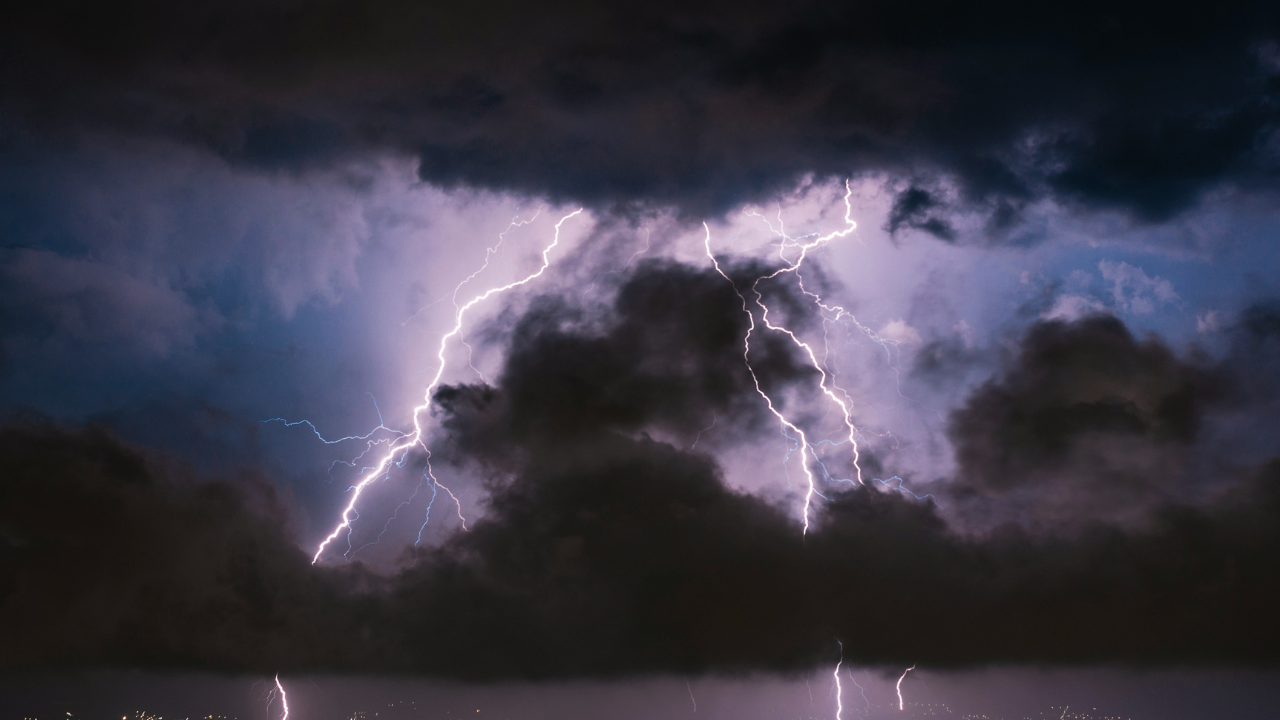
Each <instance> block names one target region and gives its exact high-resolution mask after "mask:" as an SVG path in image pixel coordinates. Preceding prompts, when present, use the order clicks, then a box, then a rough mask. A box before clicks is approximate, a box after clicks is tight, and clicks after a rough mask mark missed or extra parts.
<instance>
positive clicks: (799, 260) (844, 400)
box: [702, 180, 865, 535]
mask: <svg viewBox="0 0 1280 720" xmlns="http://www.w3.org/2000/svg"><path fill="white" fill-rule="evenodd" d="M844 187H845V195H844V206H845V213H844V221H845V227H844V228H843V229H840V230H835V231H832V232H830V233H827V234H826V235H821V236H816V237H814V236H806V237H812V238H813V239H812V240H810V241H808V242H799V241H793V240H791V239H789V238H787V237H786V235H785V234H783V242H782V247H781V248H780V249H779V250H778V256H779V257H780V258H781V259H782V261H783V262H784V263H786V264H785V265H784V266H783V267H781V268H779V269H778V270H775V271H774V272H772V273H769V274H767V275H762V276H760V277H757V278H756V279H755V280H754V281H753V282H752V284H751V293H752V295H754V297H755V301H754V304H755V306H756V307H758V308H760V319H761V323H762V324H763V325H764V327H765V328H766V329H767V330H770V331H772V332H777V333H781V334H783V335H786V336H787V337H788V338H789V339H790V340H791V343H792V344H793V345H794V346H796V347H797V348H799V349H800V350H801V351H802V352H803V353H804V355H805V357H807V358H808V359H809V364H810V365H811V366H812V367H813V368H814V369H815V370H817V371H818V375H819V380H818V387H819V389H820V390H821V391H822V393H823V394H824V395H826V397H827V398H828V399H829V400H830V401H831V402H833V403H835V405H836V406H837V407H839V408H840V412H841V415H842V416H843V418H844V424H845V428H846V430H847V431H848V432H847V438H846V440H845V441H842V442H841V444H843V443H844V442H848V443H849V447H850V449H851V453H852V459H853V466H854V468H855V470H856V471H857V475H856V477H857V481H858V483H859V484H865V483H864V482H863V480H862V466H861V465H860V464H859V459H860V457H859V453H858V441H857V435H858V429H857V427H856V426H855V425H854V423H853V409H852V402H851V401H850V400H849V397H848V394H847V393H846V392H844V391H843V390H841V389H840V388H839V387H837V386H836V385H835V382H834V381H833V380H832V379H831V377H830V376H829V375H828V374H827V371H826V369H824V368H823V363H821V362H819V361H818V356H817V354H816V353H815V352H814V350H813V347H812V346H810V345H809V344H808V343H807V342H805V341H803V340H801V339H800V338H799V336H797V335H796V334H795V333H794V332H793V331H791V330H789V329H788V328H786V327H785V326H783V325H775V324H774V323H773V321H771V320H770V319H769V306H768V305H766V304H765V302H764V295H763V294H762V293H761V292H760V283H762V282H764V281H766V280H773V279H776V278H778V277H781V276H782V275H785V274H795V275H796V276H797V278H798V277H799V272H800V268H801V266H802V265H803V264H804V261H805V259H806V258H807V257H808V255H809V251H811V250H814V249H816V248H819V247H821V246H823V245H825V244H827V243H828V242H830V241H832V240H834V239H836V238H841V237H845V236H846V235H848V234H850V233H852V232H853V231H854V230H855V229H857V227H858V224H857V223H856V222H854V221H853V218H852V217H851V215H852V214H853V206H852V204H851V203H850V200H849V198H850V197H851V196H852V195H853V189H852V188H851V187H850V185H849V182H848V181H847V180H846V181H845V184H844ZM779 218H781V215H779ZM702 227H703V229H705V230H706V239H705V240H704V243H703V245H704V248H705V249H706V254H707V258H709V259H710V260H711V263H712V265H713V266H714V267H715V269H716V272H718V273H720V276H721V277H723V278H724V279H725V280H728V281H729V284H730V285H732V286H733V292H734V293H735V294H736V295H737V296H738V299H739V300H741V301H742V311H743V312H744V313H746V315H747V318H748V321H749V324H748V327H747V334H746V337H745V338H744V339H743V353H742V357H743V360H744V362H746V365H747V370H748V371H749V372H750V373H751V380H752V382H753V383H754V384H755V388H756V392H757V393H758V394H759V395H760V397H762V398H764V401H765V405H766V406H767V407H768V408H769V412H770V413H772V414H773V416H774V417H776V418H777V419H778V422H779V423H780V424H781V425H782V431H783V434H784V435H785V434H787V433H788V431H789V432H791V433H794V434H795V435H796V436H797V437H798V438H799V449H800V461H801V466H802V467H803V469H804V474H805V480H806V482H807V485H808V488H807V490H806V492H805V496H804V512H803V520H804V530H803V534H805V535H807V534H808V533H809V509H810V507H812V505H813V496H814V495H815V494H817V484H816V481H815V478H814V474H813V469H812V468H811V467H810V464H811V463H810V456H811V454H812V453H811V450H812V447H813V446H812V445H810V443H809V439H808V437H807V436H806V435H805V433H804V431H803V430H801V429H800V428H799V426H797V425H796V424H795V423H794V422H792V421H791V420H790V419H789V418H787V416H786V415H784V414H783V413H782V411H781V410H779V409H778V408H777V406H776V405H775V404H774V401H773V398H771V397H770V396H769V394H768V393H766V392H765V391H764V389H763V388H762V387H761V386H760V378H759V377H758V376H757V375H756V371H755V368H754V367H753V366H752V365H751V335H752V334H753V333H754V332H755V330H756V319H755V313H754V312H753V311H752V310H751V308H750V307H749V306H748V302H747V298H746V296H745V295H743V294H742V291H740V290H739V289H738V286H737V284H736V283H734V282H733V279H732V278H730V277H729V276H728V274H726V273H725V271H724V270H723V269H722V268H721V267H720V262H719V261H718V260H717V259H716V257H715V255H714V254H713V253H712V252H711V228H710V226H708V225H707V224H706V223H703V224H702ZM771 227H772V226H771ZM779 232H780V231H779ZM788 248H798V249H799V251H800V254H799V256H798V257H796V258H795V260H788V259H787V257H786V254H785V253H786V250H787V249H788ZM801 289H802V291H803V292H804V294H805V295H806V296H807V297H811V298H813V299H814V301H815V302H816V303H817V304H818V306H819V307H821V308H823V309H824V310H826V309H830V310H832V311H840V312H843V308H839V307H838V306H827V305H825V304H823V303H822V299H821V298H820V297H819V296H818V295H817V294H816V293H812V292H809V291H808V290H804V289H803V286H802V287H801ZM837 391H839V393H838V394H837ZM841 396H843V397H841ZM789 454H790V453H788V455H789ZM813 460H815V461H816V460H817V457H816V455H813ZM784 463H785V460H784Z"/></svg>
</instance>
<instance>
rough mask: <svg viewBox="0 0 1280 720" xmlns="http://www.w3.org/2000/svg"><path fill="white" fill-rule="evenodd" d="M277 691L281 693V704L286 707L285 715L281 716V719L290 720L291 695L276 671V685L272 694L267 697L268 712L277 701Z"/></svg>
mask: <svg viewBox="0 0 1280 720" xmlns="http://www.w3.org/2000/svg"><path fill="white" fill-rule="evenodd" d="M276 693H280V705H281V706H282V707H283V708H284V715H281V716H280V720H289V695H288V693H286V692H285V691H284V686H283V685H281V684H280V674H279V673H276V687H275V689H274V690H272V691H271V695H269V696H268V697H267V711H268V712H270V710H271V704H272V703H273V702H275V699H276V698H275V695H276Z"/></svg>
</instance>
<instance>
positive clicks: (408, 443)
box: [311, 208, 583, 565]
mask: <svg viewBox="0 0 1280 720" xmlns="http://www.w3.org/2000/svg"><path fill="white" fill-rule="evenodd" d="M582 211H583V210H582V208H578V209H577V210H575V211H573V212H571V213H569V214H568V215H565V216H564V217H562V218H560V220H559V222H557V223H556V226H555V235H554V237H553V238H552V241H551V244H549V245H547V246H546V247H545V248H543V250H542V264H541V265H540V266H539V267H538V269H537V270H536V271H534V272H533V273H531V274H529V275H527V276H525V277H524V278H522V279H520V280H516V281H514V282H510V283H507V284H506V285H502V286H500V287H495V288H490V289H488V290H486V291H485V292H483V293H481V294H479V295H477V296H475V297H473V298H472V299H471V300H469V301H467V302H466V303H465V304H463V305H458V302H457V298H458V293H459V292H460V291H461V290H462V288H463V287H464V286H465V285H467V283H469V282H471V280H472V279H474V278H475V277H476V275H478V274H479V273H480V271H481V270H483V269H484V268H485V267H488V264H489V260H490V258H491V257H492V255H493V253H494V252H496V249H494V248H497V247H498V246H497V245H495V246H494V248H490V249H489V250H488V251H486V253H485V263H484V265H483V266H482V267H481V269H480V270H477V271H476V272H474V273H472V274H471V275H469V276H468V277H467V278H466V279H464V280H463V281H462V282H461V283H459V284H458V286H457V287H456V288H455V289H454V294H453V298H454V311H455V312H454V318H453V320H454V322H453V329H451V330H450V331H449V332H447V333H445V335H444V336H442V337H441V338H440V349H439V351H438V352H437V353H436V360H437V361H438V364H437V366H436V374H435V376H434V377H433V378H432V379H431V383H430V384H429V385H427V389H426V393H425V398H424V399H423V401H422V404H420V405H418V406H417V407H415V408H413V432H411V433H408V434H406V435H404V436H403V437H401V438H400V439H398V440H397V441H396V442H395V443H393V444H392V445H391V446H390V447H389V448H388V449H387V451H386V452H385V453H384V454H383V456H382V459H381V460H379V461H378V463H377V464H376V465H375V466H373V467H372V468H369V469H368V471H367V472H366V473H365V474H364V477H363V478H361V480H360V481H359V482H358V483H356V484H355V485H354V486H352V488H351V499H350V500H349V501H348V502H347V506H346V507H345V508H344V509H343V511H342V516H341V521H340V522H339V523H338V525H337V526H336V527H335V528H334V529H333V531H332V532H331V533H329V535H328V536H327V537H325V539H324V540H323V541H321V543H320V545H319V547H317V548H316V553H315V555H314V556H313V557H312V558H311V564H312V565H314V564H315V563H316V562H318V561H319V560H320V556H321V555H322V554H324V551H325V548H327V547H328V546H329V543H331V542H333V541H334V540H335V539H337V538H338V536H339V535H341V534H342V533H343V531H344V530H345V531H347V533H348V534H350V530H351V523H352V522H353V521H354V520H355V519H356V518H357V517H359V513H357V512H356V505H357V504H358V503H359V501H360V496H361V495H362V494H363V493H364V490H365V488H367V487H369V485H370V484H371V483H373V481H375V480H377V479H378V478H380V477H382V476H383V475H384V474H386V473H387V472H389V471H390V467H391V465H392V464H395V463H396V462H397V461H396V458H397V457H399V458H401V459H403V457H404V456H405V455H407V454H408V452H409V451H410V450H412V449H413V448H414V447H415V446H419V447H421V448H422V449H423V451H424V452H426V454H427V468H426V473H427V477H429V478H430V479H431V482H432V483H433V484H434V485H435V486H439V487H440V488H441V489H442V490H444V491H445V492H446V493H448V494H449V496H450V497H451V498H453V500H454V502H455V503H457V500H458V498H457V496H455V495H454V494H453V492H452V491H451V490H449V488H447V487H445V486H444V485H441V484H440V481H439V480H438V479H437V478H436V477H435V474H434V473H433V472H432V470H431V451H430V450H429V449H428V448H427V446H426V444H425V442H424V441H423V438H424V435H425V429H424V427H423V424H422V414H423V413H424V412H426V411H428V410H430V409H431V403H432V395H433V394H434V393H435V391H436V388H437V387H439V385H440V381H441V379H442V378H443V377H444V371H445V367H446V362H445V352H446V351H447V350H448V348H449V341H450V340H452V339H453V338H455V337H459V338H460V337H461V336H462V326H463V321H464V320H465V318H466V314H467V311H468V310H470V309H471V308H473V307H475V306H476V305H478V304H480V303H481V302H484V301H485V300H488V299H489V298H491V297H493V296H494V295H499V294H502V293H505V292H507V291H509V290H513V289H515V288H517V287H521V286H523V285H527V284H528V283H530V282H533V281H534V280H536V279H537V278H539V277H542V274H543V273H544V272H546V270H547V268H548V267H550V266H551V259H550V253H551V251H552V250H554V249H555V248H556V246H558V245H559V244H560V230H561V228H562V227H563V225H564V223H565V221H567V220H569V219H571V218H574V217H577V216H578V215H580V214H581V213H582ZM514 226H515V223H514V222H513V224H512V226H509V227H508V231H509V230H510V229H511V227H514ZM504 234H505V233H504ZM499 244H501V238H500V239H499ZM458 517H459V518H460V519H462V521H463V527H464V528H465V527H466V519H465V518H463V517H462V506H461V504H460V503H458Z"/></svg>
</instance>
